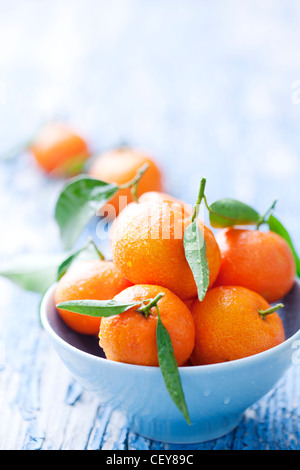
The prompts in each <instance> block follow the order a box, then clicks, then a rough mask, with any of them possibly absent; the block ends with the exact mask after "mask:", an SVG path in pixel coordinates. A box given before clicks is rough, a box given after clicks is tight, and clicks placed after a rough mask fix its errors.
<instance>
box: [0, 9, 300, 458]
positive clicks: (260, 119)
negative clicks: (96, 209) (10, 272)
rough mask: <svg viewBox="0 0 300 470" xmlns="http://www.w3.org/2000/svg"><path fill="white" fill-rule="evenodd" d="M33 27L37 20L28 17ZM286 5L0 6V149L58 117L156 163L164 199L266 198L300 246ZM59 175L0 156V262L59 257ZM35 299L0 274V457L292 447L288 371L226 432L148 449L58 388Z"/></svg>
mask: <svg viewBox="0 0 300 470" xmlns="http://www.w3.org/2000/svg"><path fill="white" fill-rule="evenodd" d="M37 18H38V21H37ZM299 20H300V10H299V3H298V2H297V0H291V1H290V2H288V4H286V3H284V2H280V1H279V0H278V1H275V0H274V1H270V2H263V4H261V2H255V1H254V2H253V1H248V0H245V1H243V2H239V1H238V0H228V1H227V2H221V1H217V2H213V3H211V2H202V1H199V2H197V1H194V0H186V1H185V2H179V1H174V0H163V1H159V0H154V1H152V2H147V1H143V0H112V1H110V2H105V1H100V0H74V1H72V2H68V1H66V0H59V1H58V0H51V1H50V0H49V1H45V2H39V1H38V0H28V1H27V2H21V1H20V0H16V1H14V2H6V3H4V2H2V4H1V15H0V43H1V51H0V150H1V152H0V153H1V154H5V153H6V152H7V150H8V149H10V148H11V147H12V146H15V145H16V144H18V143H19V142H22V141H23V140H26V139H27V138H28V136H30V135H31V134H32V131H33V130H34V129H35V128H36V127H37V126H38V125H39V124H40V122H41V121H43V120H44V119H47V118H49V117H51V116H53V115H55V116H56V115H61V116H63V117H66V118H67V119H69V120H70V121H71V122H72V123H74V124H75V125H76V126H77V127H78V128H79V129H80V130H81V131H82V132H83V133H84V134H85V135H86V137H87V138H88V139H89V140H90V142H92V145H93V147H94V148H95V149H97V150H102V149H106V148H108V147H111V146H114V145H116V144H118V143H119V142H120V141H123V140H126V141H128V142H129V143H131V144H133V145H136V146H139V147H141V148H143V149H145V150H147V151H149V152H150V153H152V154H153V155H154V156H156V158H157V159H158V161H159V163H160V165H161V167H162V169H163V171H164V174H165V181H166V190H167V191H169V192H171V193H172V194H174V195H175V196H178V197H182V198H184V199H185V200H187V201H188V202H191V203H192V202H193V201H194V200H195V197H196V194H197V191H198V185H199V180H200V177H201V176H206V178H207V196H208V199H209V200H210V201H213V200H216V199H218V198H219V197H223V196H230V197H234V198H238V199H242V200H244V201H245V202H247V203H249V204H252V205H254V206H255V207H256V208H258V209H259V210H260V211H264V210H265V209H266V208H267V207H268V206H269V205H270V203H272V201H273V200H274V199H275V198H278V200H279V202H278V205H277V214H278V217H279V218H281V219H282V220H284V222H285V225H286V226H288V228H289V231H290V233H291V234H292V237H293V239H294V242H295V245H296V247H297V249H298V250H300V235H299V234H300V217H299V209H300V203H299V195H300V189H299V181H300V156H299V155H300V143H299V138H298V136H299V124H300V104H299V103H300V94H299V92H298V90H299V89H300V82H299V80H300V72H299V46H300V31H299V29H298V25H299ZM62 184H63V182H62V181H57V180H52V179H49V178H47V177H46V176H45V175H43V174H42V173H41V171H40V170H39V169H38V168H36V166H35V164H34V162H33V161H32V160H31V157H30V155H28V154H27V153H23V152H18V153H17V156H16V158H14V159H8V160H5V161H3V160H2V161H1V162H0V224H1V229H0V261H1V263H4V262H5V261H7V260H11V259H15V258H16V257H20V256H21V255H23V254H26V253H27V254H32V253H34V254H37V255H39V256H41V257H42V256H43V255H44V254H55V253H59V252H60V250H61V245H60V240H59V234H58V228H57V226H56V224H55V222H54V220H53V209H54V205H55V202H56V197H57V194H58V192H59V190H60V188H61V186H62ZM39 301H40V296H39V295H38V294H36V293H33V292H27V291H24V290H22V289H21V288H20V287H18V286H17V285H15V284H13V283H12V282H10V281H9V280H7V279H5V278H0V449H1V450H6V449H17V450H19V449H20V450H21V449H22V450H23V449H43V450H47V449H54V450H57V449H61V450H72V449H76V450H81V449H111V450H112V449H113V450H118V449H120V450H142V449H148V450H151V449H159V450H164V449H171V450H175V449H182V448H184V449H197V450H200V449H207V450H208V449H214V450H216V449H224V450H229V449H234V450H238V449H250V450H254V449H259V450H269V449H279V450H293V449H297V450H299V449H300V401H299V396H300V368H299V366H298V365H297V364H293V366H292V367H291V369H290V370H289V371H288V372H287V374H286V375H285V376H284V377H283V378H282V380H281V381H280V383H279V384H278V385H277V386H276V388H275V389H274V390H272V391H271V392H270V393H269V394H268V395H267V396H265V397H263V398H262V399H261V400H260V401H259V402H258V403H256V404H255V405H253V406H252V407H251V408H250V409H249V410H247V412H246V413H245V415H244V418H243V420H242V422H241V423H240V425H239V426H238V428H236V429H235V430H234V431H233V432H232V433H230V434H228V435H227V436H224V437H222V438H220V439H217V440H215V441H211V442H206V443H202V444H198V445H193V446H174V445H173V446H172V445H163V444H160V443H158V442H152V441H149V440H147V439H144V438H142V437H140V436H137V435H135V434H134V433H133V432H132V431H131V430H130V429H128V427H127V425H126V422H125V421H124V419H123V418H122V416H120V414H119V413H118V411H112V410H110V409H108V408H102V407H101V406H100V405H99V403H98V402H97V399H95V398H94V397H93V396H91V395H90V394H89V393H87V392H86V391H85V390H82V389H81V387H80V386H79V385H78V384H77V383H76V382H74V381H73V380H72V378H71V377H70V375H69V372H68V371H67V369H66V368H65V366H64V365H63V364H62V363H61V361H60V359H59V358H58V357H57V355H56V353H55V352H54V351H53V349H52V347H51V346H50V344H49V342H48V338H47V337H46V336H45V332H44V331H43V329H42V328H41V326H40V323H39V317H38V306H39Z"/></svg>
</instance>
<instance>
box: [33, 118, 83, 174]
mask: <svg viewBox="0 0 300 470" xmlns="http://www.w3.org/2000/svg"><path fill="white" fill-rule="evenodd" d="M29 151H30V152H31V153H32V154H33V156H34V158H35V160H36V162H37V164H38V165H39V167H40V168H42V169H43V170H44V171H45V172H46V173H47V174H51V175H52V176H58V177H64V176H73V175H76V174H78V173H80V172H81V171H82V169H83V167H84V165H85V163H86V161H87V160H88V158H89V156H90V154H89V148H88V144H87V142H86V141H85V139H84V138H83V137H82V136H80V135H79V134H78V132H77V131H75V130H74V129H73V128H71V126H69V125H68V124H65V123H62V122H51V123H48V124H46V125H44V126H43V127H42V128H41V130H40V131H39V132H38V134H37V135H36V137H35V138H34V140H33V142H32V143H31V144H30V146H29Z"/></svg>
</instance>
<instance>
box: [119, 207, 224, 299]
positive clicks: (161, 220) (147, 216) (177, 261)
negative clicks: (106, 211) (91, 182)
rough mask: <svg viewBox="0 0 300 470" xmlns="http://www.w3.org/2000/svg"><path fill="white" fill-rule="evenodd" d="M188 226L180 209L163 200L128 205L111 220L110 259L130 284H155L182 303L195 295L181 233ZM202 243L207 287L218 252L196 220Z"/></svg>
mask: <svg viewBox="0 0 300 470" xmlns="http://www.w3.org/2000/svg"><path fill="white" fill-rule="evenodd" d="M190 223H191V219H190V218H189V217H186V216H185V212H184V210H182V208H177V207H176V205H173V204H169V203H166V202H164V201H145V202H140V203H135V202H133V203H131V204H129V205H128V206H127V207H126V208H125V209H124V210H123V211H122V212H121V213H120V214H119V216H118V217H117V218H116V219H115V221H114V222H113V224H112V229H111V233H110V238H111V251H112V256H113V260H114V262H115V263H116V265H117V266H118V268H119V269H120V271H121V272H122V273H123V275H124V277H126V278H127V279H129V280H130V281H131V282H132V283H134V284H157V285H160V286H163V287H166V288H168V289H170V290H171V291H172V292H174V293H175V294H176V295H178V296H179V297H180V298H181V299H182V300H188V299H192V298H194V297H196V296H197V286H196V283H195V280H194V277H193V273H192V270H191V269H190V266H189V264H188V262H187V260H186V257H185V250H184V243H183V237H184V231H185V229H186V227H187V226H188V225H189V224H190ZM198 225H199V229H200V230H201V232H202V233H203V235H204V239H205V242H206V254H207V262H208V266H209V286H212V284H213V283H214V281H215V280H216V277H217V275H218V272H219V267H220V250H219V247H218V245H217V242H216V240H215V237H214V235H213V233H212V231H211V230H210V229H209V228H208V227H206V226H205V225H204V224H203V223H202V222H201V221H200V220H198Z"/></svg>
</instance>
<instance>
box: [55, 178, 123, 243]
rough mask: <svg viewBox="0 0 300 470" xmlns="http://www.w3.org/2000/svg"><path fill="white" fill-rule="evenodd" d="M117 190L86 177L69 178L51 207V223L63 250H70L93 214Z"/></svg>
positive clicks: (102, 182) (116, 187)
mask: <svg viewBox="0 0 300 470" xmlns="http://www.w3.org/2000/svg"><path fill="white" fill-rule="evenodd" d="M118 189H119V188H118V186H116V185H115V184H109V183H105V182H104V181H101V180H98V179H95V178H91V177H89V176H86V175H81V176H78V177H76V178H73V179H72V180H71V181H70V182H68V183H67V184H66V185H65V187H64V188H63V190H62V191H61V193H60V195H59V197H58V200H57V203H56V207H55V220H56V222H57V224H58V226H59V229H60V234H61V238H62V241H63V244H64V246H65V248H68V249H69V248H71V247H72V246H73V244H74V243H75V241H76V240H77V239H78V238H79V236H80V234H81V233H82V231H83V229H84V227H85V226H86V225H87V223H88V222H89V221H90V219H91V218H92V217H93V216H94V215H95V214H96V213H97V210H98V209H99V208H100V207H101V206H102V205H104V204H105V203H107V202H108V201H109V200H110V199H111V198H112V196H113V195H114V194H115V193H116V192H117V191H118Z"/></svg>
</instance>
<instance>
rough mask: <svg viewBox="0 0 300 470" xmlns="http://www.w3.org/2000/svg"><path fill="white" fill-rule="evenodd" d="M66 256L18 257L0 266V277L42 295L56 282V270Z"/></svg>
mask: <svg viewBox="0 0 300 470" xmlns="http://www.w3.org/2000/svg"><path fill="white" fill-rule="evenodd" d="M65 257H66V254H63V255H62V254H60V255H47V256H43V255H31V254H30V255H26V256H19V257H18V258H16V259H14V260H10V261H8V262H5V263H4V264H2V265H0V276H2V277H5V278H7V279H9V280H11V281H12V282H14V283H15V284H17V285H18V286H19V287H22V288H23V289H25V290H28V291H32V292H37V293H41V294H43V293H44V292H45V291H46V290H47V289H48V287H50V285H51V284H53V282H55V281H56V280H57V268H58V266H59V265H60V263H61V262H62V260H63V258H65Z"/></svg>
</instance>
